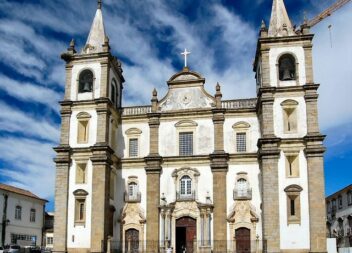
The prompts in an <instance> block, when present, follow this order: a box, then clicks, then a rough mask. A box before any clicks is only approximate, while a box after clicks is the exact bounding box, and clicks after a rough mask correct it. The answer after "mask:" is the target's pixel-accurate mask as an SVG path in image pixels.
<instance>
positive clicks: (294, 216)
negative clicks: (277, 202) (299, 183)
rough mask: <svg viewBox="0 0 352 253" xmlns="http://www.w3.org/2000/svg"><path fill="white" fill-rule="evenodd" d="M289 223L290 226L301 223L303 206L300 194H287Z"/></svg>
mask: <svg viewBox="0 0 352 253" xmlns="http://www.w3.org/2000/svg"><path fill="white" fill-rule="evenodd" d="M287 194H288V195H287V222H288V224H300V223H301V210H300V209H301V204H300V196H299V193H296V192H288V193H287Z"/></svg>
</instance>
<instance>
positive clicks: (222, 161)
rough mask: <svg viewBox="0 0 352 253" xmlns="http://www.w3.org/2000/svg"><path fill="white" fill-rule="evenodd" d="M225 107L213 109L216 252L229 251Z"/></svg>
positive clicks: (212, 163)
mask: <svg viewBox="0 0 352 253" xmlns="http://www.w3.org/2000/svg"><path fill="white" fill-rule="evenodd" d="M224 113H225V110H224V109H213V123H214V153H213V154H210V161H211V162H210V167H211V170H212V173H213V199H214V200H213V202H214V210H213V215H214V217H213V231H214V238H213V241H214V252H219V253H220V252H226V251H227V241H226V240H227V221H226V217H227V208H226V204H227V198H226V175H227V171H228V163H227V161H228V158H229V155H228V154H227V153H225V151H224V120H225V117H224Z"/></svg>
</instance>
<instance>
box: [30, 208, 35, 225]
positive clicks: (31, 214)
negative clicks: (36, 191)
mask: <svg viewBox="0 0 352 253" xmlns="http://www.w3.org/2000/svg"><path fill="white" fill-rule="evenodd" d="M29 221H30V222H35V209H31V212H30V215H29Z"/></svg>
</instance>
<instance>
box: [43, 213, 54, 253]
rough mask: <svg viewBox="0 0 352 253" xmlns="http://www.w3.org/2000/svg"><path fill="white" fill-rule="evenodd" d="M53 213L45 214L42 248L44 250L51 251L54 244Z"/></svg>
mask: <svg viewBox="0 0 352 253" xmlns="http://www.w3.org/2000/svg"><path fill="white" fill-rule="evenodd" d="M53 242H54V213H53V212H46V213H45V222H44V234H43V247H44V248H45V249H46V250H52V248H53V246H54V244H53Z"/></svg>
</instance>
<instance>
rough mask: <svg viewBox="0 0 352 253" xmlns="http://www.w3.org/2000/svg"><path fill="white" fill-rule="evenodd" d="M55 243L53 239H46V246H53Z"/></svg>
mask: <svg viewBox="0 0 352 253" xmlns="http://www.w3.org/2000/svg"><path fill="white" fill-rule="evenodd" d="M53 242H54V240H53V237H47V238H46V244H47V245H52V244H53Z"/></svg>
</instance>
